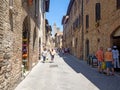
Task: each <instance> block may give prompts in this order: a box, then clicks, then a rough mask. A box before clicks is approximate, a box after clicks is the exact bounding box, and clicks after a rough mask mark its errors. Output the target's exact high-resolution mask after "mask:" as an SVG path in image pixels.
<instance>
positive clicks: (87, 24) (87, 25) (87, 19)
mask: <svg viewBox="0 0 120 90" xmlns="http://www.w3.org/2000/svg"><path fill="white" fill-rule="evenodd" d="M87 28H89V15H86V29H87Z"/></svg>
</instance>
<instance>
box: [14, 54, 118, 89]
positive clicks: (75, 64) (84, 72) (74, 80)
mask: <svg viewBox="0 0 120 90" xmlns="http://www.w3.org/2000/svg"><path fill="white" fill-rule="evenodd" d="M15 90H120V76H119V75H117V74H115V76H106V75H105V74H99V73H98V72H97V69H96V68H91V67H90V66H88V65H87V64H86V62H85V61H80V60H78V59H77V58H75V57H73V56H71V55H64V56H62V55H60V56H58V55H56V56H55V61H54V62H53V63H49V61H46V63H42V62H41V61H40V62H39V63H38V64H37V65H36V66H35V67H34V68H33V69H32V71H31V72H30V73H29V75H27V77H26V78H25V79H24V80H23V81H22V82H21V83H20V84H19V85H18V86H17V87H16V89H15Z"/></svg>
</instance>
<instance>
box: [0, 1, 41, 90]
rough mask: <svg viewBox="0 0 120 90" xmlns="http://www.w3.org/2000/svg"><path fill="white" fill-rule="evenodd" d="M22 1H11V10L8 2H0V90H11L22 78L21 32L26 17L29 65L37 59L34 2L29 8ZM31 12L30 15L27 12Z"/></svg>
mask: <svg viewBox="0 0 120 90" xmlns="http://www.w3.org/2000/svg"><path fill="white" fill-rule="evenodd" d="M22 1H24V0H13V8H12V9H10V7H9V0H0V90H13V87H14V86H15V84H16V83H17V82H19V80H20V78H21V77H22V67H21V66H22V32H23V22H24V19H25V18H26V16H29V17H30V21H29V23H30V25H29V26H28V27H29V28H28V29H29V31H30V41H29V61H30V62H29V64H30V69H29V70H31V69H32V67H33V63H37V61H38V58H39V53H38V50H39V43H38V42H39V41H38V28H39V27H38V26H37V22H36V19H37V18H36V17H35V12H34V13H33V11H34V10H35V2H34V3H33V5H32V6H31V7H29V6H28V5H27V3H25V5H24V7H23V4H24V3H23V2H22ZM29 9H30V10H31V13H30V11H29Z"/></svg>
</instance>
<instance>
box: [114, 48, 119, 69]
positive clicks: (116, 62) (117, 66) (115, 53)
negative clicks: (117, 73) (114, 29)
mask: <svg viewBox="0 0 120 90" xmlns="http://www.w3.org/2000/svg"><path fill="white" fill-rule="evenodd" d="M112 55H113V60H114V68H120V62H119V51H118V49H117V46H113V50H112Z"/></svg>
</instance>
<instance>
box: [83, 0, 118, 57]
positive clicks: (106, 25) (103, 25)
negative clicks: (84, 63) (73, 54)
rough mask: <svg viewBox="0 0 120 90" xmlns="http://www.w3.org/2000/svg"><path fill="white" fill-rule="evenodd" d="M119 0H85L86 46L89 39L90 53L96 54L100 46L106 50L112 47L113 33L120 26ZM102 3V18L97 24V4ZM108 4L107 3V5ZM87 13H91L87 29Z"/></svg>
mask: <svg viewBox="0 0 120 90" xmlns="http://www.w3.org/2000/svg"><path fill="white" fill-rule="evenodd" d="M116 1H117V0H100V1H99V0H98V1H97V0H96V1H88V2H87V3H86V1H85V2H84V36H85V37H84V46H86V41H87V40H89V54H95V52H96V51H97V50H98V48H99V47H100V46H102V47H104V51H105V50H106V48H108V47H112V45H113V42H111V35H112V34H113V32H114V31H115V30H116V29H117V28H118V27H119V26H120V9H117V7H116V6H117V5H116ZM96 3H100V4H101V19H100V20H99V23H98V24H99V25H98V26H96V24H97V22H96V21H95V4H96ZM106 4H107V5H106ZM86 15H89V28H88V29H86V26H85V25H86ZM84 49H85V51H84V58H86V57H87V56H86V53H87V52H86V47H84Z"/></svg>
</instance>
